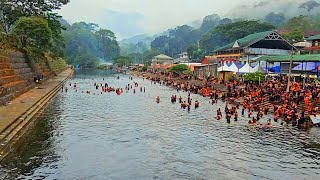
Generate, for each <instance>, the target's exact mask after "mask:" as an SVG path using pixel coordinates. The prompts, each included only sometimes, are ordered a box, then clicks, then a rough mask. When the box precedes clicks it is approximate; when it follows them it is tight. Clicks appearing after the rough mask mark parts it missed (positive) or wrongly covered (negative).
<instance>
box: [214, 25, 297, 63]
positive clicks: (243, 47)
mask: <svg viewBox="0 0 320 180" xmlns="http://www.w3.org/2000/svg"><path fill="white" fill-rule="evenodd" d="M296 50H297V48H296V47H294V46H293V45H292V44H290V43H289V42H288V41H286V40H285V39H284V38H282V37H281V36H280V35H279V34H278V33H277V32H276V31H265V32H259V33H255V34H251V35H248V36H246V37H244V38H241V39H238V40H236V41H235V42H232V43H230V44H228V45H226V46H223V47H220V48H218V49H216V50H215V54H216V58H217V59H218V62H219V63H222V64H224V63H225V62H227V63H231V62H241V63H243V64H244V63H249V64H251V60H252V59H256V58H259V57H260V56H263V55H290V54H291V53H292V51H296Z"/></svg>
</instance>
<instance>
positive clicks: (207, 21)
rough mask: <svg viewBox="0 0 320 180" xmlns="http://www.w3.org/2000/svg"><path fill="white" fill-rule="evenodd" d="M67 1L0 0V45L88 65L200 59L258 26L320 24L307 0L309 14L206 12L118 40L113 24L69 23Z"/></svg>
mask: <svg viewBox="0 0 320 180" xmlns="http://www.w3.org/2000/svg"><path fill="white" fill-rule="evenodd" d="M68 2H69V0H50V1H38V0H28V1H24V0H15V1H10V2H9V1H7V0H0V9H1V10H0V48H2V49H4V48H7V49H17V50H19V51H22V52H25V53H27V54H28V55H30V56H31V57H35V58H38V59H39V58H40V59H41V57H44V56H45V54H50V55H52V56H53V57H62V58H64V59H65V60H66V61H67V62H68V63H69V64H72V65H75V64H79V65H81V66H85V67H95V66H96V65H97V64H98V63H99V62H103V61H113V62H115V63H118V64H120V65H128V64H130V63H146V64H150V63H151V59H152V57H153V56H155V55H157V54H159V53H163V54H166V55H169V56H172V57H177V55H178V54H179V53H181V52H184V51H187V52H188V54H189V57H190V58H191V59H195V60H199V59H201V58H202V57H203V56H204V55H210V54H212V52H213V51H214V50H215V49H217V48H218V47H221V46H224V45H226V44H228V43H230V42H233V41H235V40H236V39H239V38H242V37H244V36H246V35H249V34H252V33H256V32H261V31H267V30H275V29H281V30H283V32H285V33H284V34H283V35H284V37H285V38H286V39H287V40H288V41H290V42H297V41H302V40H303V38H304V34H305V32H307V31H316V32H318V31H319V30H320V15H319V14H317V13H316V12H314V9H315V8H316V7H319V6H320V4H319V3H317V2H316V1H313V0H307V1H305V2H304V3H301V4H298V5H297V8H300V9H303V10H304V11H305V14H304V15H300V16H296V17H286V15H285V14H284V13H276V12H270V13H269V14H267V15H266V16H265V17H264V18H260V19H250V18H246V19H237V18H228V17H220V16H219V15H216V14H213V15H208V16H206V17H205V18H204V19H203V20H202V23H201V25H200V27H197V28H194V27H192V26H190V25H181V26H177V27H175V28H172V29H169V30H167V31H165V32H163V33H160V34H158V35H153V36H149V37H148V36H145V35H141V36H136V37H135V38H136V39H135V40H134V41H130V40H126V41H123V42H122V43H118V41H117V39H116V36H115V34H114V33H113V32H112V31H111V30H108V29H103V28H99V26H98V25H97V24H94V23H88V22H76V23H73V24H69V23H67V22H66V21H65V20H63V18H62V17H60V16H59V15H58V14H56V13H54V11H55V10H57V9H60V8H61V7H62V6H64V5H66V4H67V3H68ZM312 12H314V13H312ZM119 44H120V45H121V48H120V47H119Z"/></svg>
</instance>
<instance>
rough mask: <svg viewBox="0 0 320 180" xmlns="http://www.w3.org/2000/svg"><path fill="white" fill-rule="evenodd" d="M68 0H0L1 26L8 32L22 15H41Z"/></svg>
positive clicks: (57, 7)
mask: <svg viewBox="0 0 320 180" xmlns="http://www.w3.org/2000/svg"><path fill="white" fill-rule="evenodd" d="M68 2H69V0H9V1H8V0H0V9H1V13H0V19H1V26H2V28H3V29H4V30H5V31H6V32H7V33H8V32H9V31H10V30H11V28H12V27H13V24H14V23H15V22H16V21H17V20H18V19H19V18H20V17H23V16H43V17H45V16H46V15H47V13H50V12H52V11H53V10H56V9H60V8H61V7H62V6H63V5H65V4H67V3H68Z"/></svg>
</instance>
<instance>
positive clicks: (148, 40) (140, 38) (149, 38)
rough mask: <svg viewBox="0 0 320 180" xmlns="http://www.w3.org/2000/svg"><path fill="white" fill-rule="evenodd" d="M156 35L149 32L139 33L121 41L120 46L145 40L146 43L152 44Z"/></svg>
mask: <svg viewBox="0 0 320 180" xmlns="http://www.w3.org/2000/svg"><path fill="white" fill-rule="evenodd" d="M153 39H154V37H153V36H150V35H147V34H139V35H136V36H133V37H130V38H127V39H123V40H121V41H119V44H120V46H121V45H124V44H137V43H139V42H143V43H145V44H146V45H149V46H150V43H151V41H153Z"/></svg>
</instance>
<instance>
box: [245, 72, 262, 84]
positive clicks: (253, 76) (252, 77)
mask: <svg viewBox="0 0 320 180" xmlns="http://www.w3.org/2000/svg"><path fill="white" fill-rule="evenodd" d="M243 78H244V80H245V81H253V82H259V79H260V82H263V81H265V78H266V77H265V75H264V74H263V73H262V72H255V73H248V74H244V75H243Z"/></svg>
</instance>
